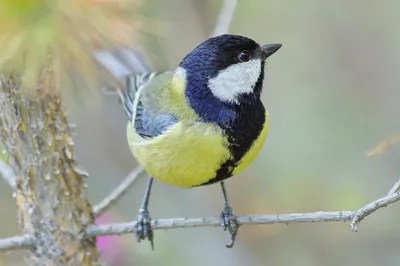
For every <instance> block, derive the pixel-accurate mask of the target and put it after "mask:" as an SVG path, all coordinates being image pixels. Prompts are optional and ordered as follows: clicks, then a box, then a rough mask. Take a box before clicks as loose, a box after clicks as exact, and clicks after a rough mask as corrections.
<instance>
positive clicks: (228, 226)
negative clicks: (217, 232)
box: [221, 204, 239, 248]
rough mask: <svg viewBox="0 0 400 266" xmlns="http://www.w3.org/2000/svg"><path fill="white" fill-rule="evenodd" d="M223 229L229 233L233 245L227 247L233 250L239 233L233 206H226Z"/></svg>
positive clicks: (222, 220) (222, 217) (222, 218)
mask: <svg viewBox="0 0 400 266" xmlns="http://www.w3.org/2000/svg"><path fill="white" fill-rule="evenodd" d="M221 227H222V229H224V230H228V231H229V235H230V238H231V243H230V244H229V245H225V246H226V247H227V248H232V247H233V245H234V244H235V238H236V235H237V233H238V231H239V223H238V221H237V218H236V215H235V214H234V213H233V210H232V208H231V206H229V205H227V204H226V205H225V207H224V209H223V210H222V213H221Z"/></svg>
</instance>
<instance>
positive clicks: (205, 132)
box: [127, 122, 230, 187]
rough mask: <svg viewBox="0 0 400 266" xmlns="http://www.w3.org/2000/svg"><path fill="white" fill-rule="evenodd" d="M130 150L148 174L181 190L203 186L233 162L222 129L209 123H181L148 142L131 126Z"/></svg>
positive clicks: (129, 129)
mask: <svg viewBox="0 0 400 266" xmlns="http://www.w3.org/2000/svg"><path fill="white" fill-rule="evenodd" d="M127 136H128V143H129V146H130V149H131V150H132V152H133V154H134V156H135V157H136V159H137V161H138V162H139V163H140V164H141V165H142V166H143V167H144V169H145V170H146V172H147V173H148V174H149V175H151V176H153V177H154V178H156V179H158V180H160V181H163V182H166V183H169V184H171V185H174V186H179V187H192V186H196V185H200V184H203V183H205V182H207V181H209V180H210V179H212V178H214V177H215V173H216V171H217V170H218V169H219V168H220V166H221V164H222V163H223V162H225V161H226V160H227V159H229V158H230V153H229V150H228V149H227V140H226V139H225V138H224V136H223V134H222V132H221V129H220V128H219V127H217V126H214V125H212V124H207V123H191V124H188V122H178V123H176V124H175V125H174V126H172V127H171V128H170V129H169V130H168V131H167V132H164V134H163V135H161V136H158V137H156V138H154V139H151V140H146V139H143V138H141V137H140V136H139V135H137V134H136V133H135V131H134V128H133V126H132V124H131V123H128V127H127Z"/></svg>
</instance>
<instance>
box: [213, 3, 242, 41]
mask: <svg viewBox="0 0 400 266" xmlns="http://www.w3.org/2000/svg"><path fill="white" fill-rule="evenodd" d="M236 4H237V0H224V1H223V3H222V8H221V12H220V13H219V16H218V20H217V24H216V26H215V29H214V33H213V36H217V35H220V34H224V33H228V32H229V26H230V24H231V22H232V18H233V14H234V13H235V9H236Z"/></svg>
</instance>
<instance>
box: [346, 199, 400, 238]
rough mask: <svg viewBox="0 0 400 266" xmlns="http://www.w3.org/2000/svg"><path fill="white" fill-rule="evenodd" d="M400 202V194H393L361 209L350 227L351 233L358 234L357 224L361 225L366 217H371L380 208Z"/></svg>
mask: <svg viewBox="0 0 400 266" xmlns="http://www.w3.org/2000/svg"><path fill="white" fill-rule="evenodd" d="M399 200H400V192H396V193H393V194H391V195H389V196H386V197H383V198H380V199H378V200H376V201H373V202H371V203H368V204H367V205H365V206H364V207H362V208H361V209H359V210H358V211H357V212H356V213H355V215H354V218H353V220H352V221H351V224H350V227H351V231H353V232H357V224H358V223H360V222H361V221H362V220H363V219H364V218H365V217H367V216H368V215H370V214H371V213H373V212H375V211H377V210H378V209H380V208H383V207H386V206H388V205H390V204H393V203H395V202H396V201H399Z"/></svg>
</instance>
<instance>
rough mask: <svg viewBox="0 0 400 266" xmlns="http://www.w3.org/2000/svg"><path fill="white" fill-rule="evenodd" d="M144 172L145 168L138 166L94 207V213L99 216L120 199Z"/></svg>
mask: <svg viewBox="0 0 400 266" xmlns="http://www.w3.org/2000/svg"><path fill="white" fill-rule="evenodd" d="M142 172H143V168H142V167H140V166H138V167H136V168H135V169H134V170H133V171H132V172H131V173H130V174H129V175H128V176H127V177H126V178H125V179H124V181H122V182H121V184H119V185H118V186H117V187H116V188H115V189H114V190H113V191H112V192H111V193H110V195H108V196H107V197H106V198H105V199H103V200H102V201H101V202H100V203H98V204H96V205H95V206H94V207H93V214H94V215H95V217H98V216H99V215H100V214H102V213H103V212H105V211H106V210H107V209H108V208H109V207H110V206H111V205H112V204H113V203H114V202H115V201H116V200H118V199H119V198H120V197H121V196H122V195H123V194H124V193H125V192H126V191H127V190H128V188H129V187H130V186H131V185H133V183H134V182H135V181H136V179H137V178H138V176H139V175H140V174H141V173H142Z"/></svg>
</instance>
